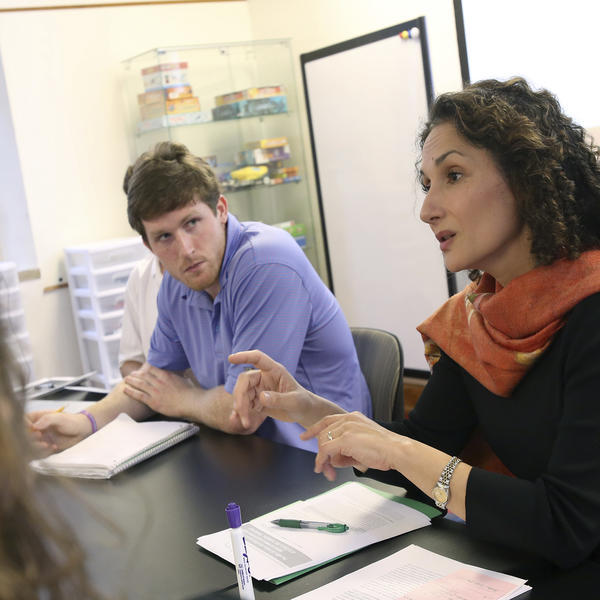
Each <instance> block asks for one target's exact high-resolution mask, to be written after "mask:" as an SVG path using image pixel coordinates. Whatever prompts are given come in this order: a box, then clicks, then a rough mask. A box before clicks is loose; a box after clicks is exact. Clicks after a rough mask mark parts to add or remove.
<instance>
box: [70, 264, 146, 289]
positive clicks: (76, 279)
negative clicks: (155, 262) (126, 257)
mask: <svg viewBox="0 0 600 600" xmlns="http://www.w3.org/2000/svg"><path fill="white" fill-rule="evenodd" d="M136 264H137V263H127V264H124V265H119V266H117V267H114V266H113V267H105V268H104V269H98V270H95V271H91V272H89V271H86V270H85V269H84V268H83V267H74V268H73V269H71V270H70V275H71V281H72V282H73V285H74V286H75V289H76V290H90V292H92V293H93V294H99V293H102V292H106V291H108V290H114V289H118V288H122V287H125V285H127V280H128V279H129V274H130V273H131V271H132V270H133V268H134V267H135V265H136Z"/></svg>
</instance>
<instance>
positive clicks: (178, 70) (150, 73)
mask: <svg viewBox="0 0 600 600" xmlns="http://www.w3.org/2000/svg"><path fill="white" fill-rule="evenodd" d="M187 66H188V64H187V63H186V62H175V63H162V64H159V65H153V66H152V67H146V68H145V69H142V79H143V80H144V88H146V91H147V92H148V91H151V90H153V89H155V88H162V87H167V86H170V85H176V84H180V83H187Z"/></svg>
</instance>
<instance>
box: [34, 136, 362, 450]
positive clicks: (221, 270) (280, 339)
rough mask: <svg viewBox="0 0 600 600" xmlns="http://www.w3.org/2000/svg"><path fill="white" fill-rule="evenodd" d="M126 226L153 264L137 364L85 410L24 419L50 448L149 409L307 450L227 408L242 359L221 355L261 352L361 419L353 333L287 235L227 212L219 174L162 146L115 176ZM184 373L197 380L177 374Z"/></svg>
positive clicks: (280, 430)
mask: <svg viewBox="0 0 600 600" xmlns="http://www.w3.org/2000/svg"><path fill="white" fill-rule="evenodd" d="M124 189H125V192H126V193H127V199H128V209H127V211H128V217H129V222H130V224H131V226H132V227H133V228H134V229H135V230H136V231H137V232H138V233H139V234H140V235H141V236H142V237H143V239H144V242H145V243H146V245H147V246H148V248H149V249H150V250H151V251H152V252H153V253H154V255H155V256H156V257H157V258H158V260H159V261H160V263H161V264H162V266H163V268H164V276H163V282H162V284H161V288H160V291H159V294H158V319H157V322H156V327H155V329H154V333H153V335H152V340H151V343H150V351H149V353H148V357H147V362H146V363H145V364H144V365H143V366H142V367H141V368H140V369H138V370H137V371H134V372H132V373H131V374H129V375H128V376H127V377H125V380H124V382H123V383H121V384H119V385H118V386H117V387H116V388H115V389H114V390H113V391H112V392H111V393H110V394H109V395H108V396H107V397H106V398H104V399H103V400H102V401H100V402H98V403H97V404H96V405H95V406H94V407H93V408H92V409H90V411H89V414H83V415H81V414H80V415H65V414H58V413H51V414H45V415H39V414H36V415H32V417H31V418H32V421H34V425H33V426H34V428H35V429H36V430H37V431H38V433H39V437H40V438H42V439H43V440H45V441H46V442H47V443H48V444H49V445H50V447H51V449H60V448H64V447H66V446H69V445H71V444H73V443H75V442H76V441H78V440H80V439H82V438H83V437H85V436H86V435H89V434H90V433H91V432H92V430H93V429H94V428H95V427H102V426H103V425H105V424H106V423H107V422H109V421H110V420H112V419H113V418H114V417H115V416H116V415H117V414H118V413H119V412H123V411H124V412H127V413H128V414H130V415H131V416H132V417H133V418H135V419H138V420H139V419H143V418H147V417H148V416H150V415H151V414H152V412H153V411H155V412H158V413H161V414H163V415H166V416H172V417H175V418H180V419H186V420H190V421H195V422H198V423H204V424H206V425H208V426H210V427H213V428H215V429H220V430H222V431H225V432H229V433H236V434H250V433H254V432H255V431H256V432H257V433H258V434H259V435H262V436H264V437H267V438H270V439H273V440H275V441H279V442H283V443H286V444H290V445H294V446H298V447H302V448H307V449H312V450H316V444H315V442H314V441H311V442H303V441H301V440H300V439H299V437H298V436H299V435H300V433H301V432H302V428H301V427H300V426H299V425H297V424H295V423H283V422H280V421H275V420H272V419H270V418H265V416H264V415H263V414H262V413H261V412H259V411H253V412H252V414H251V419H250V421H251V422H250V423H249V424H248V425H247V426H244V425H243V424H242V422H241V420H240V418H239V416H238V415H237V414H236V413H235V412H234V411H233V410H232V406H233V402H232V392H233V388H234V386H235V382H236V380H237V377H238V375H239V373H240V372H242V371H243V370H244V366H243V365H233V364H230V363H229V362H228V360H227V357H228V355H229V354H231V353H233V352H236V351H239V350H247V349H254V348H256V349H260V350H262V351H263V352H265V353H267V354H269V355H270V356H272V357H274V358H275V359H276V360H277V361H278V362H280V363H281V364H283V365H284V366H285V367H286V368H287V369H288V370H289V371H290V372H292V373H294V375H295V377H296V378H297V379H298V381H300V382H301V383H302V384H303V385H304V386H305V387H307V388H308V389H310V390H311V391H314V392H315V393H317V394H319V395H321V396H326V397H328V398H331V399H332V400H333V401H334V402H336V403H337V404H339V405H340V406H341V407H343V408H344V409H345V410H348V411H352V410H358V411H360V412H362V413H364V414H366V415H370V414H371V402H370V397H369V393H368V390H367V387H366V383H365V380H364V377H363V376H362V373H361V371H360V367H359V364H358V358H357V356H356V351H355V349H354V344H353V341H352V335H351V333H350V330H349V328H348V324H347V323H346V320H345V318H344V315H343V314H342V311H341V309H340V306H339V304H338V303H337V301H336V299H335V297H334V296H333V295H332V294H331V292H330V291H329V290H328V289H327V287H326V286H325V285H324V284H323V282H322V281H321V279H320V278H319V276H318V274H317V273H316V271H315V270H314V269H313V267H312V266H311V264H310V262H309V261H308V260H307V258H306V257H305V255H304V253H303V251H302V250H301V248H300V247H299V246H298V245H297V244H296V242H295V241H294V240H293V239H292V238H291V236H290V235H289V234H288V233H287V232H285V231H283V230H280V229H278V228H274V227H270V226H267V225H264V224H262V223H253V222H249V223H240V222H239V221H238V220H237V219H236V218H235V217H234V216H233V215H232V214H230V213H229V211H228V207H227V200H226V199H225V197H224V196H223V195H221V193H220V189H219V184H218V181H217V179H216V177H215V175H214V173H213V172H212V170H211V169H210V168H209V167H208V165H207V164H206V163H204V161H202V160H201V159H199V158H197V157H195V156H194V155H192V154H191V153H189V152H188V150H187V148H186V147H185V146H182V145H180V144H174V143H171V142H163V143H160V144H158V145H157V146H156V148H155V149H154V151H153V152H150V153H146V154H143V155H142V156H141V157H140V158H139V159H138V160H137V161H136V163H135V164H134V165H133V166H132V167H130V168H129V169H128V171H127V174H126V176H125V182H124ZM188 368H189V369H191V370H192V371H193V374H194V376H195V378H196V380H197V382H198V384H199V386H200V387H195V386H192V385H190V384H189V382H187V380H185V379H183V378H182V377H180V376H179V375H178V373H181V372H183V371H185V370H186V369H188Z"/></svg>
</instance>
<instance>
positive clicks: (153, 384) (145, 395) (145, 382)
mask: <svg viewBox="0 0 600 600" xmlns="http://www.w3.org/2000/svg"><path fill="white" fill-rule="evenodd" d="M124 382H125V388H124V392H125V394H127V396H129V397H130V398H133V399H134V400H138V401H139V402H143V403H144V404H145V405H146V406H148V407H149V408H151V409H152V410H153V411H155V412H158V413H160V414H162V415H165V416H168V417H185V418H189V415H190V414H192V405H193V402H194V389H195V388H194V385H193V384H192V382H191V381H189V380H188V379H186V378H185V377H181V376H180V375H177V374H176V373H173V372H171V371H165V370H163V369H159V368H158V367H153V366H152V365H150V364H148V363H145V364H144V365H143V366H142V368H141V369H138V370H137V371H133V372H132V373H130V374H129V375H128V376H127V377H125V379H124Z"/></svg>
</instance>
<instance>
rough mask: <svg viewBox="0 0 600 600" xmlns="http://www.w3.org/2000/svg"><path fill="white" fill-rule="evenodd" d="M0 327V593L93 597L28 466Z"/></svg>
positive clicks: (63, 599) (73, 547)
mask: <svg viewBox="0 0 600 600" xmlns="http://www.w3.org/2000/svg"><path fill="white" fill-rule="evenodd" d="M19 373H20V372H19V369H18V367H17V364H16V363H15V362H14V361H13V358H12V356H11V355H10V352H9V350H8V348H7V346H6V344H5V343H4V335H3V332H2V331H1V330H0V478H1V480H2V485H0V598H2V599H3V600H32V599H34V598H35V599H39V600H73V599H74V598H78V599H81V600H91V599H95V598H99V595H98V594H97V593H96V592H95V591H94V590H93V589H92V586H91V585H90V583H89V580H88V577H87V574H86V572H85V569H84V559H85V557H84V554H83V552H82V550H81V548H80V547H79V545H78V544H77V543H76V541H75V538H74V536H73V534H72V532H71V530H70V529H69V528H68V527H67V526H66V524H65V523H64V522H63V520H62V519H61V518H60V517H59V516H58V514H56V513H54V512H53V511H50V510H49V509H48V506H47V504H46V503H45V502H42V499H41V490H40V488H41V480H40V478H39V477H38V476H37V475H36V474H34V472H33V471H32V470H31V469H30V468H29V465H28V462H29V460H30V459H31V458H33V449H32V445H31V442H30V440H29V439H28V435H27V430H26V428H24V427H23V423H24V420H25V417H24V414H23V398H22V397H20V395H19V394H17V393H16V392H15V391H14V389H15V388H21V389H23V386H22V385H21V384H22V382H21V381H20V379H21V377H20V375H19Z"/></svg>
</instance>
